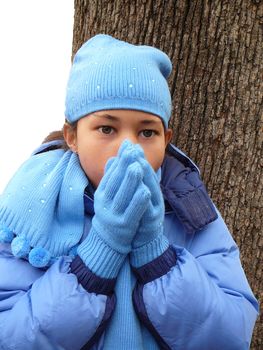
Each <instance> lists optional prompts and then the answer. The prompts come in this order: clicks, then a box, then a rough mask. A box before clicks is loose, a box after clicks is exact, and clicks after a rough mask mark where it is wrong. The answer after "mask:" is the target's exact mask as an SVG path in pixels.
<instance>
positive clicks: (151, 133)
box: [141, 129, 157, 138]
mask: <svg viewBox="0 0 263 350" xmlns="http://www.w3.org/2000/svg"><path fill="white" fill-rule="evenodd" d="M141 133H142V135H143V137H145V138H150V137H153V136H154V135H157V131H155V130H151V129H146V130H143V131H142V132H141Z"/></svg>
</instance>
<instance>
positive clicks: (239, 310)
mask: <svg viewBox="0 0 263 350" xmlns="http://www.w3.org/2000/svg"><path fill="white" fill-rule="evenodd" d="M178 233H179V232H175V233H174V234H178ZM179 241H180V240H179ZM135 273H136V274H137V277H138V283H137V285H136V288H135V290H134V292H133V302H134V306H135V309H136V312H137V314H138V316H139V318H140V319H141V321H142V322H143V323H144V325H145V326H146V327H147V328H148V329H149V330H150V332H151V333H152V334H153V335H154V337H155V339H156V341H157V342H158V344H159V346H160V347H161V349H177V350H188V349H189V350H190V349H191V350H192V349H203V350H205V349H207V350H208V349H209V350H211V349H214V350H217V349H218V350H219V349H224V350H230V349H231V350H244V349H249V344H250V341H251V336H252V332H253V327H254V324H255V321H256V318H257V313H258V304H257V301H256V299H255V297H254V296H253V293H252V291H251V289H250V287H249V285H248V282H247V279H246V276H245V274H244V271H243V269H242V266H241V263H240V259H239V250H238V248H237V246H236V244H235V242H234V241H233V239H232V237H231V235H230V233H229V231H228V229H227V227H226V225H225V223H224V221H223V219H222V218H221V216H220V214H219V213H218V219H217V220H216V221H214V222H213V223H210V224H209V225H207V226H206V228H205V229H203V230H202V231H200V232H198V233H196V234H195V236H194V238H193V240H192V242H191V244H189V245H188V246H186V247H183V245H182V246H178V245H171V246H170V247H169V248H168V250H167V251H166V252H165V253H163V255H161V256H159V257H158V258H157V259H156V260H154V261H152V262H150V263H148V264H147V265H144V266H141V267H139V268H138V267H137V268H136V269H135Z"/></svg>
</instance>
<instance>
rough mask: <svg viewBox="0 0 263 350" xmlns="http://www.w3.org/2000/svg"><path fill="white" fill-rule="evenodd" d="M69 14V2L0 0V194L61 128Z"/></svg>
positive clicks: (68, 56) (67, 67) (70, 24)
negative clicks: (18, 169)
mask: <svg viewBox="0 0 263 350" xmlns="http://www.w3.org/2000/svg"><path fill="white" fill-rule="evenodd" d="M73 16H74V1H73V0H42V1H39V0H23V1H21V0H12V1H5V0H1V1H0V43H1V53H0V193H1V192H2V190H3V189H4V187H5V185H6V183H7V182H8V180H9V178H10V177H11V176H12V175H13V173H14V172H15V171H16V169H17V168H18V167H19V166H20V165H21V163H22V162H24V161H25V160H26V159H27V158H28V156H29V155H30V154H31V152H32V151H33V150H34V149H35V148H36V147H37V146H38V145H39V144H40V143H41V141H42V140H43V139H44V137H45V136H46V135H47V134H48V133H49V132H51V131H53V130H58V129H61V127H62V126H63V122H64V99H65V91H66V83H67V78H68V74H69V70H70V65H71V61H70V60H71V46H72V34H73Z"/></svg>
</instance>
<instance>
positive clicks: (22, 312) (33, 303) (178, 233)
mask: <svg viewBox="0 0 263 350" xmlns="http://www.w3.org/2000/svg"><path fill="white" fill-rule="evenodd" d="M170 72H171V62H170V60H169V58H168V57H167V56H166V54H164V53H163V52H162V51H160V50H158V49H155V48H152V47H148V46H135V45H131V44H128V43H125V42H123V41H119V40H116V39H114V38H112V37H110V36H108V35H97V36H95V37H93V38H92V39H90V40H89V41H87V42H86V43H85V44H84V45H83V46H82V47H81V48H80V50H79V51H78V52H77V54H76V56H75V59H74V62H73V66H72V70H71V73H70V77H69V82H68V89H67V96H66V112H65V114H66V123H65V126H64V139H65V142H66V143H65V142H64V141H63V140H61V139H60V138H59V137H58V138H57V139H56V140H53V141H49V142H45V143H44V144H43V145H42V146H41V147H40V148H38V149H37V150H36V151H35V152H34V154H33V155H32V157H30V158H29V159H28V160H27V161H26V162H25V163H24V164H23V165H22V166H21V167H20V169H19V170H18V171H17V173H16V174H15V176H14V177H13V178H12V179H11V181H10V182H9V184H8V185H7V187H6V189H5V191H4V193H3V194H2V195H1V201H0V223H1V233H0V239H1V242H2V243H1V245H0V335H1V336H0V349H3V350H9V349H12V350H22V349H23V350H33V349H34V350H36V349H37V350H41V349H43V350H62V349H66V350H75V349H76V350H77V349H118V350H122V349H125V350H131V349H132V350H140V349H147V350H152V349H180V350H187V349H197V350H204V349H209V350H211V349H220V350H221V349H224V350H227V349H231V350H234V349H236V350H241V349H249V344H250V340H251V335H252V330H253V326H254V323H255V320H256V317H257V311H258V305H257V301H256V299H255V297H254V296H253V294H252V292H251V290H250V287H249V285H248V282H247V280H246V277H245V275H244V272H243V269H242V267H241V264H240V260H239V251H238V248H237V246H236V244H235V242H234V241H233V239H232V238H231V235H230V233H229V231H228V229H227V227H226V225H225V224H224V221H223V219H222V218H221V216H220V214H219V213H218V211H217V209H216V208H215V206H214V205H213V203H212V202H211V200H210V198H209V196H208V194H207V192H206V190H205V187H204V185H203V183H202V182H201V180H200V177H199V171H198V168H197V167H196V166H195V164H194V163H193V162H192V161H191V160H190V159H189V158H188V157H187V156H185V155H184V154H183V153H182V152H181V151H180V150H178V149H177V148H176V147H174V146H173V145H171V144H169V142H170V140H171V130H170V129H169V128H168V121H169V118H170V114H171V97H170V93H169V89H168V85H167V81H166V79H167V78H168V76H169V74H170Z"/></svg>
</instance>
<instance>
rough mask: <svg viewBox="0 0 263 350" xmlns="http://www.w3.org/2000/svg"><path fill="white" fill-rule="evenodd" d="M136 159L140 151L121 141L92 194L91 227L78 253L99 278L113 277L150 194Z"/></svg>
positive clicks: (125, 253) (133, 234)
mask: <svg viewBox="0 0 263 350" xmlns="http://www.w3.org/2000/svg"><path fill="white" fill-rule="evenodd" d="M140 156H141V150H140V148H138V147H136V145H133V144H132V143H130V142H129V141H125V142H124V143H123V144H122V146H121V148H120V150H119V153H118V156H117V157H116V158H115V159H113V160H110V162H109V164H108V165H107V166H106V172H105V175H104V176H103V178H102V180H101V182H100V184H99V186H98V188H97V190H96V192H95V195H94V211H95V215H94V217H93V220H92V227H91V230H90V232H89V234H88V236H87V238H86V239H85V240H84V242H82V243H81V245H80V246H79V248H78V254H79V256H80V257H81V259H82V260H83V261H84V262H85V264H86V265H87V266H88V267H89V269H90V270H92V271H93V272H94V273H96V274H97V275H98V276H100V277H104V278H113V277H115V276H116V275H117V273H118V270H119V268H120V266H121V264H122V262H123V260H124V259H125V257H126V255H127V254H128V253H129V252H130V250H131V242H132V240H133V238H134V236H135V234H136V231H137V228H138V225H139V221H140V219H141V217H142V215H143V213H144V212H145V210H146V208H147V206H148V204H149V200H150V196H151V194H150V191H149V190H148V188H147V187H146V186H145V184H144V183H143V181H142V179H143V170H142V167H141V165H140V163H139V162H138V161H137V159H138V158H139V157H140Z"/></svg>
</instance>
